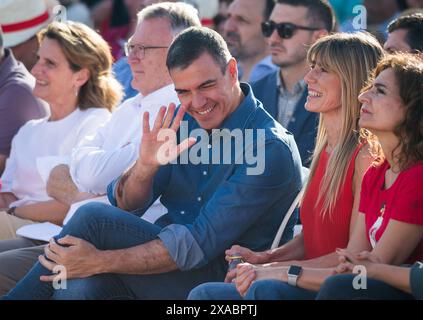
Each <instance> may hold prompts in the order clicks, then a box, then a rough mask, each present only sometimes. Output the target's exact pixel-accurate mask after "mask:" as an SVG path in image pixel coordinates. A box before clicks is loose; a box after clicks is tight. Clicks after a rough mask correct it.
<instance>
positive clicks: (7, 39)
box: [3, 21, 49, 48]
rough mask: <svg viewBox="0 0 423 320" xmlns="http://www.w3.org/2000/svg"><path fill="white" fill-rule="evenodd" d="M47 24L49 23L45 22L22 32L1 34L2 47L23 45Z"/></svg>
mask: <svg viewBox="0 0 423 320" xmlns="http://www.w3.org/2000/svg"><path fill="white" fill-rule="evenodd" d="M48 24H49V21H46V22H45V23H43V24H40V25H38V26H35V27H32V28H29V29H25V30H22V31H14V32H6V33H3V47H5V48H10V47H14V46H17V45H18V44H21V43H24V42H25V41H27V40H29V39H31V38H32V37H33V36H35V35H36V34H37V33H38V32H39V31H40V30H41V29H43V28H44V27H46V26H47V25H48Z"/></svg>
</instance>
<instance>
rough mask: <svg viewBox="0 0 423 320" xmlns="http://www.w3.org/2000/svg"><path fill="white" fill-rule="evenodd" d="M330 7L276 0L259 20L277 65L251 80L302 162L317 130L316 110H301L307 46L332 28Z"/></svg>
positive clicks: (320, 1) (314, 1)
mask: <svg viewBox="0 0 423 320" xmlns="http://www.w3.org/2000/svg"><path fill="white" fill-rule="evenodd" d="M334 25H335V17H334V14H333V10H332V8H331V7H330V5H329V4H328V2H327V1H325V0H278V1H277V2H276V5H275V7H274V9H273V11H272V13H271V15H270V18H269V20H268V21H266V22H263V23H262V33H263V35H264V36H265V37H266V38H267V44H268V46H269V48H270V53H271V56H272V62H273V63H274V64H276V65H278V66H279V67H280V68H279V70H278V71H276V72H273V73H271V74H269V75H267V76H265V77H264V78H262V79H260V80H259V81H257V82H255V83H253V84H252V88H253V91H254V94H255V95H256V97H257V98H258V99H259V100H260V101H262V102H263V105H264V106H265V107H266V110H267V111H268V112H269V113H270V114H271V115H272V116H273V117H274V118H275V119H276V120H278V121H279V122H280V123H281V124H282V125H283V126H284V127H285V128H287V129H288V130H289V131H291V132H292V133H293V134H294V137H295V140H296V142H297V145H298V149H299V151H300V155H301V159H302V162H303V165H305V166H308V165H309V164H310V156H311V154H312V152H313V149H314V141H315V138H316V132H317V119H318V118H317V114H315V113H310V112H308V111H306V110H305V108H304V104H305V102H306V98H307V94H308V92H307V86H306V84H305V82H304V80H303V78H304V76H305V75H306V73H307V72H308V70H309V65H308V64H307V61H306V57H307V50H308V48H309V47H310V46H311V45H312V44H313V43H314V42H315V41H316V40H317V39H319V38H320V37H322V36H324V35H326V34H328V33H330V32H332V31H333V30H334Z"/></svg>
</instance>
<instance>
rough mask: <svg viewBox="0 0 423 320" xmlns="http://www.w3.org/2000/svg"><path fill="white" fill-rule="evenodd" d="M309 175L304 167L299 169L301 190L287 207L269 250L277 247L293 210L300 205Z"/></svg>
mask: <svg viewBox="0 0 423 320" xmlns="http://www.w3.org/2000/svg"><path fill="white" fill-rule="evenodd" d="M309 173H310V170H309V169H308V168H306V167H301V183H302V187H301V190H300V191H299V192H298V194H297V196H296V197H295V199H294V201H293V202H292V203H291V206H290V207H289V209H288V211H287V212H286V214H285V217H284V218H283V220H282V222H281V224H280V226H279V229H278V232H276V236H275V238H274V239H273V242H272V245H271V247H270V249H275V248H277V247H278V246H279V242H280V241H281V238H282V235H283V232H284V231H285V228H286V225H287V224H288V221H289V219H290V218H291V216H292V214H293V213H294V211H295V208H297V206H298V204H299V203H300V200H301V198H302V197H303V194H304V187H305V185H306V183H307V180H308V175H309Z"/></svg>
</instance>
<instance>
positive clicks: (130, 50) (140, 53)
mask: <svg viewBox="0 0 423 320" xmlns="http://www.w3.org/2000/svg"><path fill="white" fill-rule="evenodd" d="M167 48H169V47H158V46H143V45H141V44H131V43H129V42H127V43H125V47H124V49H125V55H126V56H127V57H129V55H130V54H134V55H135V56H136V57H137V58H138V59H141V58H144V57H145V50H147V49H167Z"/></svg>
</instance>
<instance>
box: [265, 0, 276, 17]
mask: <svg viewBox="0 0 423 320" xmlns="http://www.w3.org/2000/svg"><path fill="white" fill-rule="evenodd" d="M265 1H266V3H265V6H264V12H263V18H264V21H266V20H269V17H270V14H271V13H272V11H273V8H274V7H275V0H265Z"/></svg>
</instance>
